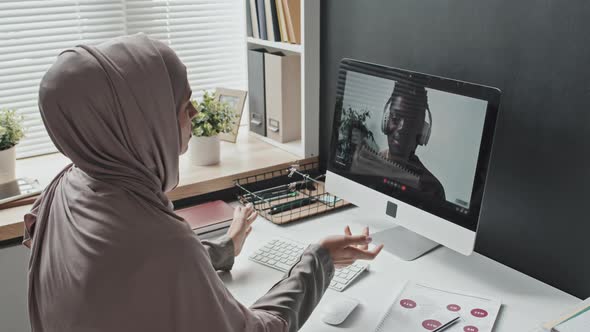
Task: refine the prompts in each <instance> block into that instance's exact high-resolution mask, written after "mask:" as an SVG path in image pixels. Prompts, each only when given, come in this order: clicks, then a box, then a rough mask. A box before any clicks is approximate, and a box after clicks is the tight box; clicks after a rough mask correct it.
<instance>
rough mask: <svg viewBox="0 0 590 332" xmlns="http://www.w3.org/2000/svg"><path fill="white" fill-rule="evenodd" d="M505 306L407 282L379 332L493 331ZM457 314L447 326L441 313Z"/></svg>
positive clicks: (455, 292) (381, 323)
mask: <svg viewBox="0 0 590 332" xmlns="http://www.w3.org/2000/svg"><path fill="white" fill-rule="evenodd" d="M501 305H502V303H501V302H500V301H499V300H496V299H492V298H489V297H486V296H481V295H476V294H472V293H465V292H458V291H449V290H443V289H439V288H435V287H430V286H426V285H422V284H417V283H413V282H408V283H407V284H406V285H405V286H404V288H403V290H402V291H401V293H400V294H399V295H398V297H397V298H396V300H395V301H394V302H393V303H392V304H391V306H390V307H389V308H388V309H387V312H386V313H385V314H384V315H383V318H382V319H381V321H380V323H379V325H378V326H377V329H376V332H393V331H404V332H424V331H442V330H444V331H445V332H491V331H492V329H493V327H494V323H495V322H496V318H497V317H498V312H499V311H500V307H501ZM445 311H447V312H449V313H453V314H458V315H459V317H460V319H459V320H458V322H456V323H454V324H452V325H451V326H449V327H445V322H444V321H441V319H440V318H439V317H441V313H443V312H445Z"/></svg>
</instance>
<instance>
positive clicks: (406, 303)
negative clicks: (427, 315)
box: [399, 299, 416, 309]
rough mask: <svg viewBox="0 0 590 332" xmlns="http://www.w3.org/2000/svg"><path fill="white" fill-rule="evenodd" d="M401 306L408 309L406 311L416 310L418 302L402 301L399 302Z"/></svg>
mask: <svg viewBox="0 0 590 332" xmlns="http://www.w3.org/2000/svg"><path fill="white" fill-rule="evenodd" d="M399 304H401V306H402V307H404V308H406V309H414V308H416V302H414V301H412V300H410V299H403V300H401V301H399Z"/></svg>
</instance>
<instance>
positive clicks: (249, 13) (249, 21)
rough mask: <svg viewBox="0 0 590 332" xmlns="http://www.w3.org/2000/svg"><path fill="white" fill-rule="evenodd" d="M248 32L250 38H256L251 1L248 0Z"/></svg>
mask: <svg viewBox="0 0 590 332" xmlns="http://www.w3.org/2000/svg"><path fill="white" fill-rule="evenodd" d="M246 32H247V34H248V37H254V31H253V30H252V12H251V9H250V0H246Z"/></svg>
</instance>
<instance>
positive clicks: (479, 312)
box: [471, 309, 488, 318]
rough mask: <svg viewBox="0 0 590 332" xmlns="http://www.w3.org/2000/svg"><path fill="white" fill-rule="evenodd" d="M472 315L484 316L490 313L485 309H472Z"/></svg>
mask: <svg viewBox="0 0 590 332" xmlns="http://www.w3.org/2000/svg"><path fill="white" fill-rule="evenodd" d="M471 315H473V317H477V318H484V317H486V316H487V315H488V312H487V311H485V310H483V309H473V310H471Z"/></svg>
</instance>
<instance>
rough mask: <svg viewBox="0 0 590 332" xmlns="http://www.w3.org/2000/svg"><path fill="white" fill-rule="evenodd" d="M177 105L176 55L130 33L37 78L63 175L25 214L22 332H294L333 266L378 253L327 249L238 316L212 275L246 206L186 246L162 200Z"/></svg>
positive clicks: (236, 245)
mask: <svg viewBox="0 0 590 332" xmlns="http://www.w3.org/2000/svg"><path fill="white" fill-rule="evenodd" d="M190 96H191V90H190V88H189V85H188V80H187V75H186V68H185V67H184V65H183V64H182V63H181V62H180V60H179V59H178V57H177V56H176V54H175V53H174V52H173V51H172V50H171V49H170V48H168V47H167V46H166V45H164V44H163V43H161V42H158V41H155V40H152V39H149V38H148V37H146V36H144V35H135V36H130V37H122V38H118V39H114V40H112V41H109V42H106V43H103V44H101V45H98V46H96V47H91V46H79V47H76V48H73V49H70V50H67V51H65V52H63V53H62V54H61V55H60V56H59V57H58V59H57V61H56V62H55V64H54V65H53V66H52V67H51V68H50V69H49V71H48V72H47V73H46V75H45V76H44V78H43V80H42V81H41V86H40V92H39V105H40V109H41V114H42V116H43V121H44V123H45V126H46V127H47V131H48V133H49V135H50V136H51V139H52V141H53V142H54V143H55V145H56V146H57V148H58V149H59V151H60V152H62V153H63V154H64V155H66V156H67V157H68V158H70V159H71V161H72V165H70V166H68V167H66V169H64V170H63V171H62V172H61V173H60V174H59V175H58V176H57V177H56V178H55V179H54V180H53V181H52V183H51V184H50V185H49V186H48V188H47V189H46V190H45V191H44V192H43V194H42V195H41V197H40V198H39V199H38V200H37V202H36V203H35V205H34V206H33V209H32V210H31V212H30V213H29V214H27V215H26V216H25V228H26V229H25V241H24V243H25V245H27V246H29V247H30V248H31V258H30V263H29V315H30V319H31V327H32V330H33V331H59V332H67V331H76V332H83V331H296V330H298V329H299V327H300V326H301V325H302V324H303V323H304V322H305V320H306V319H307V318H308V316H309V315H310V313H311V312H312V310H313V308H314V307H315V305H316V304H317V303H318V301H319V300H320V298H321V296H322V294H323V293H324V291H325V290H326V288H327V286H328V285H329V282H330V279H331V277H332V275H333V271H334V264H342V265H346V264H350V263H351V262H352V261H354V260H355V259H357V258H365V259H372V258H374V257H375V256H376V255H377V254H378V252H379V250H380V247H379V248H377V249H376V250H373V251H369V250H368V249H367V247H366V244H367V243H368V241H370V238H369V237H368V234H365V235H360V236H352V235H350V231H348V235H347V236H339V237H338V236H336V237H330V238H327V239H325V240H323V241H322V242H321V243H320V244H317V245H311V246H309V247H308V248H307V250H306V251H305V253H304V254H303V256H302V258H301V260H300V262H299V263H298V264H297V265H296V266H295V267H294V268H293V269H292V270H291V271H290V272H289V273H288V274H287V276H285V278H284V279H283V280H281V281H280V282H278V283H277V284H276V285H275V286H274V287H273V288H272V289H271V290H270V291H269V292H268V293H267V294H266V295H265V296H263V297H262V298H261V299H260V300H259V301H258V302H256V304H254V305H253V306H252V307H250V308H246V307H244V306H243V305H241V304H240V303H239V302H237V301H236V300H235V299H234V298H233V297H232V295H231V294H230V293H229V292H228V291H227V289H226V288H225V287H224V285H223V283H222V282H221V280H220V279H219V278H218V276H217V274H216V272H215V270H216V269H217V270H219V269H223V270H229V269H231V267H232V265H233V259H234V256H235V255H237V254H239V253H240V251H241V248H242V245H243V243H244V240H245V238H246V237H247V236H248V234H249V232H250V231H251V229H252V228H251V226H250V224H251V223H252V222H253V221H254V219H255V218H256V213H254V211H253V209H252V207H251V206H249V207H245V208H237V209H236V212H235V214H234V220H233V223H232V225H231V227H230V229H229V231H228V234H227V236H225V237H223V238H221V239H220V240H219V241H217V242H205V241H203V242H200V241H199V240H198V238H197V237H196V236H195V235H194V233H193V232H192V231H191V229H190V227H188V225H187V224H186V222H184V220H182V219H181V218H180V217H178V216H177V215H175V214H174V212H173V209H172V204H171V202H170V201H169V200H168V198H167V197H166V195H165V194H164V193H165V192H167V191H170V190H172V189H173V188H174V187H176V185H177V184H178V159H179V155H180V154H182V153H183V152H185V151H186V149H187V145H188V141H189V139H190V136H191V130H190V129H191V125H190V120H191V118H192V117H193V116H194V115H195V114H196V110H195V109H194V108H193V106H192V104H191V103H190ZM356 245H361V246H360V247H357V246H356Z"/></svg>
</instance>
